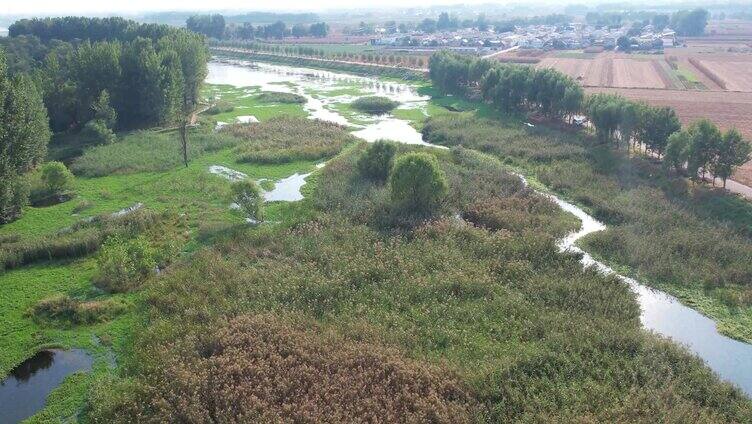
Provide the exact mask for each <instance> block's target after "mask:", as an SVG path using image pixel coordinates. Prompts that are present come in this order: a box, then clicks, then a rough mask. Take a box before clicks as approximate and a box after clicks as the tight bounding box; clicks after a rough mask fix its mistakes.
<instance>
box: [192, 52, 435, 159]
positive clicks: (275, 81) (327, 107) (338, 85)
mask: <svg viewBox="0 0 752 424" xmlns="http://www.w3.org/2000/svg"><path fill="white" fill-rule="evenodd" d="M206 81H207V82H208V83H210V84H228V85H233V86H235V87H260V89H261V90H263V91H282V92H287V93H295V94H299V95H301V96H303V97H305V98H306V100H307V101H306V103H305V105H304V106H303V107H304V109H305V110H306V112H308V117H309V118H311V119H320V120H322V121H327V122H333V123H336V124H340V125H347V126H350V127H353V128H355V130H354V131H353V135H355V136H356V137H360V138H362V139H364V140H366V141H369V142H373V141H376V140H379V139H389V140H394V141H398V142H401V143H408V144H423V145H426V144H428V143H425V142H424V141H423V136H422V135H421V134H420V132H419V131H417V130H416V129H415V128H414V127H413V126H411V125H410V122H409V121H406V120H403V119H397V118H395V117H394V116H392V115H383V116H364V115H358V122H351V121H350V120H348V118H347V117H345V116H343V115H342V114H340V113H338V112H337V111H336V110H334V107H332V106H333V105H334V104H337V103H350V102H352V101H353V100H355V99H357V98H358V96H355V95H351V94H347V95H341V94H339V93H338V91H341V90H347V91H352V90H356V91H357V92H359V93H362V94H363V95H379V96H384V97H388V98H390V99H392V100H395V101H398V102H400V104H401V105H400V106H399V107H400V108H405V109H415V108H425V107H426V105H427V101H428V97H426V96H422V95H420V94H418V92H417V91H416V90H415V88H414V87H413V86H411V85H409V84H402V83H397V82H383V81H380V80H378V79H376V78H368V77H359V76H353V75H346V74H339V73H334V72H328V71H317V70H312V69H306V68H295V67H290V66H281V65H268V64H264V63H251V62H246V61H240V60H232V61H223V62H222V63H219V62H211V63H209V76H208V77H207V79H206ZM328 93H331V95H329V94H328Z"/></svg>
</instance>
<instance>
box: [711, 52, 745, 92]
mask: <svg viewBox="0 0 752 424" xmlns="http://www.w3.org/2000/svg"><path fill="white" fill-rule="evenodd" d="M700 63H702V64H703V65H705V67H706V68H707V69H708V70H709V71H710V72H713V73H714V74H715V75H716V77H718V78H719V79H720V80H722V81H723V82H724V83H725V85H726V89H727V90H729V91H748V92H749V91H752V66H751V65H752V63H750V62H736V61H734V62H732V61H727V60H705V59H700Z"/></svg>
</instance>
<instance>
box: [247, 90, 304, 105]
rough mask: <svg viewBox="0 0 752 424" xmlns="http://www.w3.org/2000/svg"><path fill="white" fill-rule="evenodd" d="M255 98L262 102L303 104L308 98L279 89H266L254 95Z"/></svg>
mask: <svg viewBox="0 0 752 424" xmlns="http://www.w3.org/2000/svg"><path fill="white" fill-rule="evenodd" d="M256 99H257V100H258V101H260V102H264V103H287V104H303V103H305V102H307V101H308V100H307V99H306V98H305V97H303V96H301V95H300V94H295V93H283V92H279V91H266V92H264V93H261V94H259V95H258V96H256Z"/></svg>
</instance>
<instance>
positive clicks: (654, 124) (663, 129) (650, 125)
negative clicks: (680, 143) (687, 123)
mask: <svg viewBox="0 0 752 424" xmlns="http://www.w3.org/2000/svg"><path fill="white" fill-rule="evenodd" d="M640 110H641V114H640V123H639V126H638V132H639V135H640V140H641V141H642V142H643V143H645V144H646V145H647V147H648V148H649V149H650V150H651V151H653V152H655V153H657V154H658V156H660V155H662V154H663V151H664V150H665V149H666V144H667V143H668V137H669V136H670V135H671V134H673V133H675V132H676V131H679V130H680V129H681V122H679V118H678V117H677V116H676V112H675V111H674V109H673V108H670V107H668V106H666V107H649V106H645V107H642V108H641V109H640Z"/></svg>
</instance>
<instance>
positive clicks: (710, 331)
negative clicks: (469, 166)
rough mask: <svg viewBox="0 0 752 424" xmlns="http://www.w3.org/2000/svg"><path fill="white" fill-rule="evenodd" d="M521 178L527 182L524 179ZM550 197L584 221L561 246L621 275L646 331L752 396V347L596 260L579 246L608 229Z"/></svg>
mask: <svg viewBox="0 0 752 424" xmlns="http://www.w3.org/2000/svg"><path fill="white" fill-rule="evenodd" d="M520 177H521V178H522V179H523V181H524V182H525V183H527V182H526V181H525V179H524V177H522V176H520ZM548 196H549V197H550V198H551V199H552V200H553V201H554V202H556V204H558V205H559V207H560V208H562V209H563V210H565V211H567V212H569V213H571V214H573V215H574V216H576V217H577V218H578V219H579V220H580V221H581V222H582V226H581V228H580V229H579V230H578V231H575V232H573V233H571V234H569V235H568V236H567V237H565V238H564V239H563V240H561V242H560V243H559V247H560V248H561V249H562V250H569V251H573V252H579V253H581V254H582V264H583V266H594V267H596V268H597V269H598V270H600V271H601V272H603V273H605V274H615V275H617V276H618V277H619V278H620V279H621V280H623V281H624V282H626V283H627V284H628V285H629V287H630V288H631V289H632V291H633V292H634V293H635V295H636V297H637V302H638V303H639V305H640V309H641V311H642V313H641V314H640V321H641V322H642V325H643V326H644V327H645V328H648V329H650V330H653V331H655V332H656V333H658V334H661V335H664V336H668V337H670V338H672V339H673V340H674V341H676V342H678V343H681V344H683V345H684V346H686V347H687V348H688V349H689V350H690V351H691V352H693V353H695V354H696V355H697V356H699V357H701V358H702V359H704V360H705V362H706V363H707V364H708V366H709V367H710V368H711V369H712V370H713V371H715V372H716V373H717V374H718V375H719V376H720V377H721V378H722V379H724V380H726V381H729V382H732V383H734V384H736V385H737V386H739V387H740V388H741V389H742V390H744V392H746V393H747V394H748V395H752V345H750V344H747V343H742V342H740V341H737V340H734V339H731V338H729V337H726V336H724V335H722V334H720V333H719V332H718V330H717V329H716V326H715V323H714V322H713V320H711V319H710V318H708V317H706V316H704V315H702V314H701V313H699V312H697V311H695V310H694V309H692V308H689V307H687V306H684V305H682V304H681V302H679V301H678V300H677V299H676V298H674V297H673V296H670V295H668V294H666V293H664V292H662V291H660V290H655V289H652V288H650V287H647V286H645V285H642V284H640V283H639V282H637V281H636V280H634V279H633V278H629V277H625V276H622V275H619V274H617V273H616V272H615V271H614V270H613V269H611V268H610V267H608V266H606V265H605V264H603V263H601V262H598V261H596V260H595V259H593V257H592V256H591V255H590V254H588V253H587V252H585V251H583V250H582V249H580V248H579V247H577V246H576V245H575V243H577V241H578V240H580V239H581V238H583V237H585V236H587V235H588V234H591V233H594V232H597V231H603V230H605V229H606V226H605V225H603V224H602V223H600V222H598V221H597V220H596V219H595V218H593V217H592V216H590V215H588V214H587V213H586V212H585V211H583V210H582V209H580V208H578V207H577V206H575V205H573V204H571V203H569V202H566V201H564V200H562V199H560V198H558V197H556V196H554V195H550V194H549V195H548Z"/></svg>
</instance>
